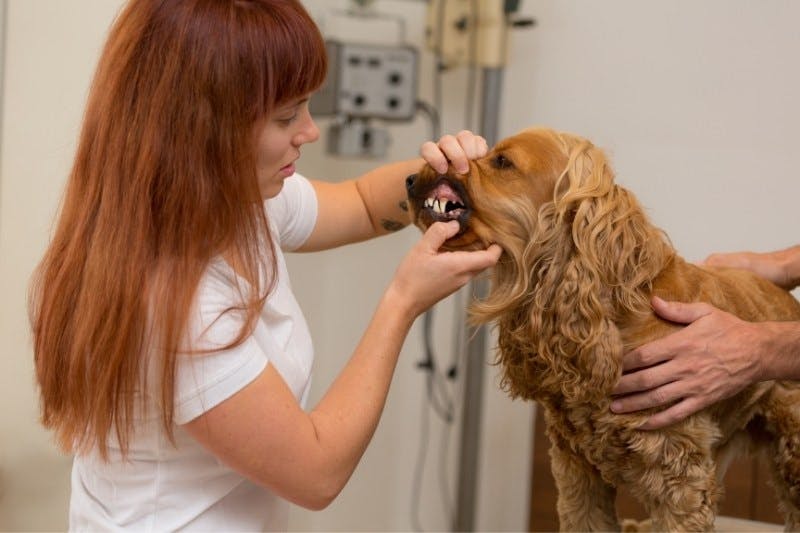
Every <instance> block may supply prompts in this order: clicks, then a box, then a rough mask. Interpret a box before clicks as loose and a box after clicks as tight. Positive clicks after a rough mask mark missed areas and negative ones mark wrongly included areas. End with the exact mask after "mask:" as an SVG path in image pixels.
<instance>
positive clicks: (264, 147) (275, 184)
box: [256, 96, 319, 199]
mask: <svg viewBox="0 0 800 533" xmlns="http://www.w3.org/2000/svg"><path fill="white" fill-rule="evenodd" d="M260 127H261V130H260V131H259V132H258V138H257V141H256V165H257V166H256V172H257V175H258V187H259V189H260V190H261V197H262V198H264V199H267V198H274V197H275V196H277V195H278V193H279V192H281V189H282V188H283V180H285V179H286V178H288V177H289V176H291V175H292V174H294V172H295V166H294V164H295V161H297V159H298V158H299V157H300V147H301V146H302V145H304V144H305V143H309V142H314V141H316V140H317V139H318V138H319V128H317V125H316V124H315V123H314V120H313V119H312V118H311V114H310V113H309V111H308V97H307V96H305V97H301V98H297V99H295V100H292V101H289V102H287V103H286V104H283V105H281V106H280V107H278V108H276V109H275V110H274V111H273V113H272V115H271V116H270V117H269V118H268V119H267V120H266V122H265V123H264V124H263V125H262V126H260Z"/></svg>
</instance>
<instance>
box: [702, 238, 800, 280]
mask: <svg viewBox="0 0 800 533" xmlns="http://www.w3.org/2000/svg"><path fill="white" fill-rule="evenodd" d="M703 263H704V264H706V265H709V266H723V267H731V268H741V269H744V270H749V271H751V272H753V273H754V274H758V275H759V276H761V277H762V278H765V279H768V280H770V281H771V282H773V283H774V284H776V285H778V286H779V287H783V288H784V289H786V290H792V289H794V288H795V287H797V286H798V285H800V245H797V246H791V247H789V248H785V249H783V250H777V251H774V252H764V253H755V252H733V253H717V254H711V255H710V256H708V257H707V258H706V260H705V261H704V262H703Z"/></svg>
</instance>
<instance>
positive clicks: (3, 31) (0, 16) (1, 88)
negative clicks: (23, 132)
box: [0, 0, 8, 222]
mask: <svg viewBox="0 0 800 533" xmlns="http://www.w3.org/2000/svg"><path fill="white" fill-rule="evenodd" d="M7 29H8V2H7V1H6V0H0V206H2V200H3V176H2V164H3V157H2V156H3V149H4V147H3V107H4V106H5V95H6V91H5V70H6V49H7V46H6V41H7V40H8V37H7V34H8V31H7ZM0 215H2V213H0ZM1 221H2V216H0V222H1Z"/></svg>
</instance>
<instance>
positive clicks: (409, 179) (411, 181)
mask: <svg viewBox="0 0 800 533" xmlns="http://www.w3.org/2000/svg"><path fill="white" fill-rule="evenodd" d="M416 180H417V175H416V174H411V175H410V176H409V177H407V178H406V190H407V191H410V190H411V189H412V188H413V187H414V182H415V181H416Z"/></svg>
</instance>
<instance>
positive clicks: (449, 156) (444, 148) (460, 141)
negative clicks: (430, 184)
mask: <svg viewBox="0 0 800 533" xmlns="http://www.w3.org/2000/svg"><path fill="white" fill-rule="evenodd" d="M488 151H489V146H488V145H487V143H486V139H484V138H483V137H481V136H480V135H475V134H474V133H472V132H471V131H469V130H463V131H460V132H458V133H457V134H456V135H444V136H443V137H442V138H441V139H439V141H438V142H433V141H428V142H426V143H425V144H423V145H422V147H420V155H421V156H422V158H423V159H425V161H426V162H427V163H428V164H429V165H430V166H432V167H433V168H434V169H435V170H436V172H438V173H439V174H444V173H445V172H447V169H448V167H449V165H450V164H452V165H453V168H454V169H455V170H456V172H458V173H459V174H466V173H467V172H469V161H470V159H477V158H479V157H483V156H484V155H486V153H487V152H488Z"/></svg>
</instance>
